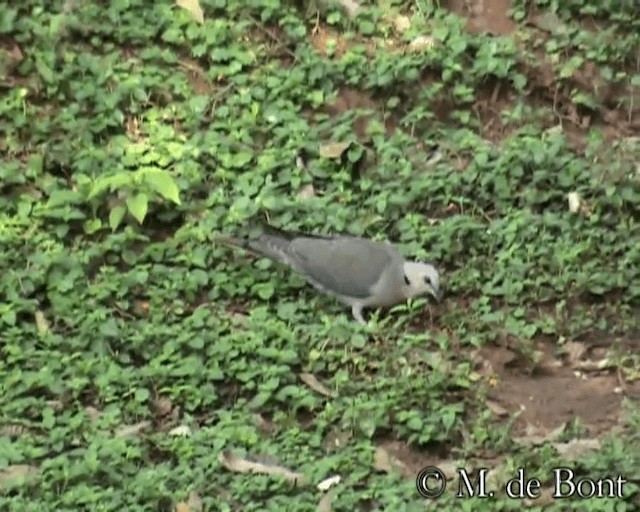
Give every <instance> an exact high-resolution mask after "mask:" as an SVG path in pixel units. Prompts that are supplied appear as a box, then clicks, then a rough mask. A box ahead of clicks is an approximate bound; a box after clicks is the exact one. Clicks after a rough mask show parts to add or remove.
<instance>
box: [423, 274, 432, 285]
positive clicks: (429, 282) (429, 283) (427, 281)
mask: <svg viewBox="0 0 640 512" xmlns="http://www.w3.org/2000/svg"><path fill="white" fill-rule="evenodd" d="M424 284H428V285H429V286H433V283H432V282H431V279H429V276H424Z"/></svg>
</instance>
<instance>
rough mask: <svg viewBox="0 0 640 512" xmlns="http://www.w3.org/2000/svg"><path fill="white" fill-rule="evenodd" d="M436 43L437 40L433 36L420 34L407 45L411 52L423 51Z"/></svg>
mask: <svg viewBox="0 0 640 512" xmlns="http://www.w3.org/2000/svg"><path fill="white" fill-rule="evenodd" d="M435 44H436V40H435V39H434V38H433V37H431V36H418V37H416V38H415V39H414V40H413V41H411V42H410V43H409V45H408V46H407V48H408V50H409V51H411V52H421V51H424V50H430V49H431V48H433V47H434V46H435Z"/></svg>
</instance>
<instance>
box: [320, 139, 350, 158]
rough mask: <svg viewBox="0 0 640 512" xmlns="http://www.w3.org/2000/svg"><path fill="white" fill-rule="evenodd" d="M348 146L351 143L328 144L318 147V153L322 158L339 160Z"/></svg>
mask: <svg viewBox="0 0 640 512" xmlns="http://www.w3.org/2000/svg"><path fill="white" fill-rule="evenodd" d="M349 146H351V142H329V143H328V144H323V145H321V146H320V151H319V153H320V156H321V157H322V158H340V157H341V156H342V153H344V152H345V151H346V149H347V148H348V147H349Z"/></svg>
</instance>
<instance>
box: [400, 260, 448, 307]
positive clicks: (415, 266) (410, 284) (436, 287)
mask: <svg viewBox="0 0 640 512" xmlns="http://www.w3.org/2000/svg"><path fill="white" fill-rule="evenodd" d="M403 271H404V281H405V282H404V285H405V293H406V296H407V298H411V297H417V296H418V295H424V294H427V293H428V294H430V295H432V296H433V297H435V298H436V299H439V297H440V275H439V274H438V271H437V270H436V268H435V267H434V266H433V265H430V264H429V263H422V262H419V261H405V262H404V265H403Z"/></svg>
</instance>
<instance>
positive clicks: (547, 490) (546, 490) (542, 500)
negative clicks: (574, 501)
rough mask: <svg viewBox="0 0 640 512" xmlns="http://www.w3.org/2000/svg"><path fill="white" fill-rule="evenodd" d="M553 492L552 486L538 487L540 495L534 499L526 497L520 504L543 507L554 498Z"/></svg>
mask: <svg viewBox="0 0 640 512" xmlns="http://www.w3.org/2000/svg"><path fill="white" fill-rule="evenodd" d="M554 492H555V490H554V489H553V487H542V488H541V489H540V496H538V497H537V498H535V499H529V498H526V499H524V500H522V504H523V505H524V506H525V507H544V506H545V505H550V504H551V503H553V502H555V500H556V499H555V498H554V497H553V493H554Z"/></svg>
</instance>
